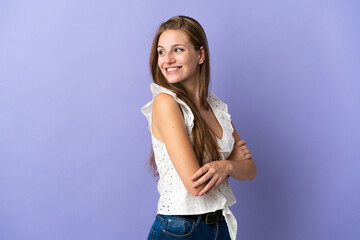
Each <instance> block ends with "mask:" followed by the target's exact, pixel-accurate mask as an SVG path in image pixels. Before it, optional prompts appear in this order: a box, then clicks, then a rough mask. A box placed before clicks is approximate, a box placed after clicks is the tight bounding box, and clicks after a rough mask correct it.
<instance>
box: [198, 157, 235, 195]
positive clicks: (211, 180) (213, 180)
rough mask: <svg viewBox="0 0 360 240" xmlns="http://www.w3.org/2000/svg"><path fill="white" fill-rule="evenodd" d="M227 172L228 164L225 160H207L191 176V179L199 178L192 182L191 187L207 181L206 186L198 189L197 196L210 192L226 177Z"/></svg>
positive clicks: (228, 170) (228, 169)
mask: <svg viewBox="0 0 360 240" xmlns="http://www.w3.org/2000/svg"><path fill="white" fill-rule="evenodd" d="M229 172H230V165H229V163H228V162H227V160H219V161H212V162H209V163H207V164H205V165H204V166H202V167H201V168H200V169H199V170H198V171H196V173H195V174H194V175H193V176H192V177H191V180H192V181H195V180H196V179H198V178H200V179H198V180H197V181H196V182H195V183H194V185H193V187H194V188H197V187H198V186H200V185H201V184H203V183H206V182H208V183H207V184H206V186H205V187H204V188H203V189H202V190H201V191H200V193H199V196H202V195H204V194H205V193H210V192H211V191H212V190H214V189H215V188H217V187H218V186H220V184H222V183H223V182H224V181H225V180H226V179H227V176H228V173H229Z"/></svg>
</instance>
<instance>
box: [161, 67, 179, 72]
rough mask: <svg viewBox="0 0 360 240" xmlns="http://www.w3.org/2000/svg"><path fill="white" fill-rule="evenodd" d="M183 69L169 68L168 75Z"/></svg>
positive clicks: (167, 69)
mask: <svg viewBox="0 0 360 240" xmlns="http://www.w3.org/2000/svg"><path fill="white" fill-rule="evenodd" d="M180 68H181V67H168V68H165V70H166V72H167V73H174V72H177V71H178V70H179V69H180Z"/></svg>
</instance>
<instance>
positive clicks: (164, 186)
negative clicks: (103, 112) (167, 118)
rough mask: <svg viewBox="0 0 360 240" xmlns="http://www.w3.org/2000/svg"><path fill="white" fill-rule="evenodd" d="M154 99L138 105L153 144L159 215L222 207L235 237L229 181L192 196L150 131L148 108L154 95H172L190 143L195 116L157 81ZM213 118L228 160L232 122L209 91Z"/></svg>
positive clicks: (232, 236) (235, 230)
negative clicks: (199, 194) (218, 125)
mask: <svg viewBox="0 0 360 240" xmlns="http://www.w3.org/2000/svg"><path fill="white" fill-rule="evenodd" d="M150 89H151V91H152V95H153V99H152V100H151V101H150V102H148V103H147V104H146V105H145V106H143V107H142V108H141V112H142V113H143V114H144V115H145V116H146V118H147V120H148V130H149V131H150V133H151V138H152V147H153V151H154V156H155V162H156V165H157V169H158V172H159V181H158V191H159V193H160V198H159V201H158V211H157V213H158V214H163V215H193V214H203V213H207V212H214V211H216V210H219V209H223V215H224V217H225V220H226V222H227V225H228V228H229V232H230V236H231V239H232V240H235V239H236V232H237V222H236V219H235V217H234V215H233V214H232V212H231V211H230V209H229V207H230V206H231V205H233V204H234V203H236V199H235V197H234V194H233V192H232V190H231V187H230V185H229V182H228V180H226V181H224V182H223V183H222V184H221V185H220V186H219V187H218V188H217V189H214V190H213V191H212V192H210V193H209V194H204V195H202V196H194V195H192V194H191V193H189V192H188V191H187V190H186V188H185V186H184V184H183V182H182V181H181V179H180V177H179V175H178V173H177V172H176V170H175V168H174V165H173V164H172V161H171V159H170V157H169V154H168V152H167V150H166V146H165V143H163V142H161V141H160V140H158V139H156V138H155V137H154V136H153V135H152V132H151V109H152V104H153V101H154V99H155V97H156V96H157V95H158V94H159V93H160V92H163V93H167V94H169V95H171V96H173V97H174V99H175V100H176V101H177V102H178V103H179V104H180V107H181V109H182V111H183V114H184V120H185V125H186V128H187V132H188V136H189V138H190V141H191V142H192V135H191V131H192V128H193V126H194V115H193V113H192V112H191V109H190V107H189V106H188V105H187V104H186V103H185V102H184V101H182V100H181V99H180V98H178V97H177V96H176V94H175V93H174V92H172V91H170V90H169V89H167V88H164V87H162V86H160V85H158V84H156V83H151V84H150ZM207 100H208V103H209V104H210V106H211V108H212V110H213V112H214V114H215V117H216V118H217V120H218V122H219V123H220V125H221V127H222V129H223V136H222V139H219V138H218V137H217V140H218V144H219V146H220V155H221V160H223V159H227V158H228V157H229V155H230V153H231V151H232V150H233V147H234V143H235V139H234V137H233V135H232V133H233V131H234V130H233V127H232V125H231V118H230V116H231V115H230V114H229V113H228V107H227V105H226V104H225V103H224V102H222V101H221V100H220V99H219V98H218V97H217V96H216V95H215V94H214V93H213V92H211V91H209V94H208V97H207Z"/></svg>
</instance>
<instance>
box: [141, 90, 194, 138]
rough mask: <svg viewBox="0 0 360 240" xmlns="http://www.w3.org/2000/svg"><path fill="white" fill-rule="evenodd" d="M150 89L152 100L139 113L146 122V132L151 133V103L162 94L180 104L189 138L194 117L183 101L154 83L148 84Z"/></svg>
mask: <svg viewBox="0 0 360 240" xmlns="http://www.w3.org/2000/svg"><path fill="white" fill-rule="evenodd" d="M150 89H151V92H152V96H153V97H152V100H151V101H150V102H148V103H147V104H146V105H145V106H143V107H142V108H141V112H142V113H143V114H144V115H145V117H146V118H147V120H148V130H149V131H150V132H151V110H152V105H153V102H154V100H155V97H156V96H157V95H158V94H159V93H161V92H162V93H167V94H169V95H171V96H172V97H173V98H174V99H175V100H176V101H177V102H178V103H179V104H180V108H181V110H182V112H183V114H184V120H185V125H186V127H187V130H188V134H189V136H190V138H191V131H192V128H193V127H194V115H193V113H192V112H191V109H190V107H189V106H188V105H187V104H186V103H185V102H184V101H183V100H181V99H180V98H178V97H177V95H176V93H174V92H172V91H171V90H169V89H167V88H164V87H162V86H160V85H158V84H156V83H150Z"/></svg>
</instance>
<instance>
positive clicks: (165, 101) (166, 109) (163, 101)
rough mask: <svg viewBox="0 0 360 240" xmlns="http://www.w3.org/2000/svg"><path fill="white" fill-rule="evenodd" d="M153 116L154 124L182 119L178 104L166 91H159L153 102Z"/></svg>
mask: <svg viewBox="0 0 360 240" xmlns="http://www.w3.org/2000/svg"><path fill="white" fill-rule="evenodd" d="M153 118H154V123H155V124H156V123H159V124H161V123H162V122H164V121H174V120H175V119H182V113H181V110H180V106H179V104H178V102H177V101H176V100H175V98H174V97H173V96H171V95H170V94H167V93H159V94H158V95H157V96H156V97H155V99H154V103H153ZM156 125H158V124H156Z"/></svg>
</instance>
